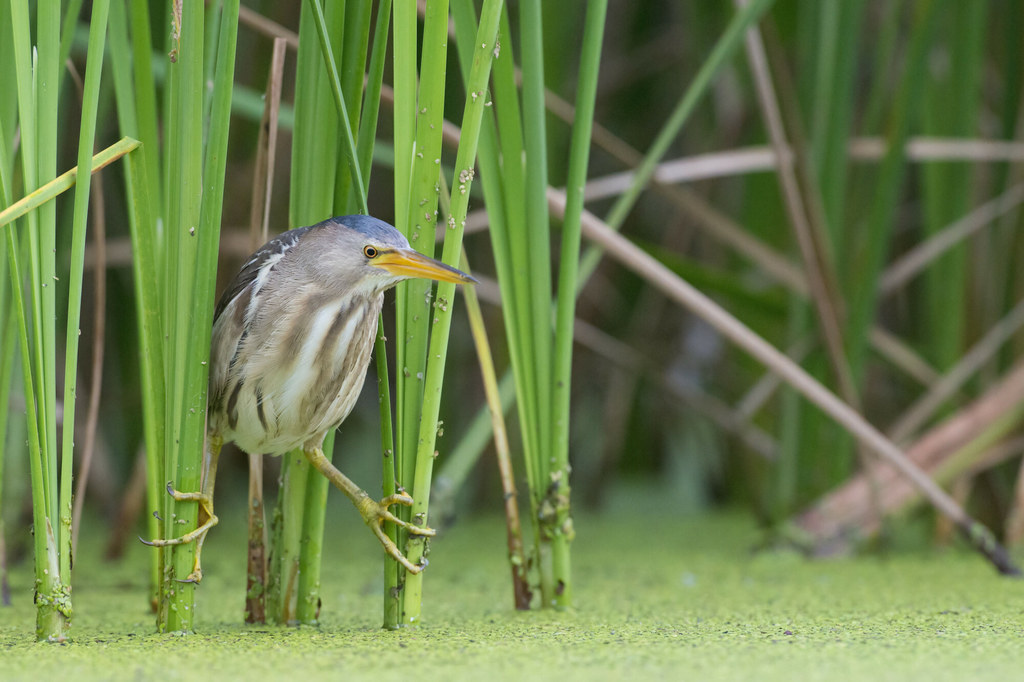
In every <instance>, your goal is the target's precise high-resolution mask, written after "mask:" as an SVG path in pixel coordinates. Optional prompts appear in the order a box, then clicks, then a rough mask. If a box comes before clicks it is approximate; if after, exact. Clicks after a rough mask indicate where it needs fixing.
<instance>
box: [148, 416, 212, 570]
mask: <svg viewBox="0 0 1024 682" xmlns="http://www.w3.org/2000/svg"><path fill="white" fill-rule="evenodd" d="M208 438H209V450H207V452H206V456H205V462H204V466H203V474H202V483H201V485H200V488H201V490H200V492H198V493H183V492H180V491H178V490H175V489H174V487H173V485H172V483H171V482H168V483H167V493H168V494H169V495H170V496H171V497H173V498H174V500H175V501H176V502H198V503H199V516H198V519H197V523H198V527H197V528H196V529H195V530H194V531H192V532H190V533H185V534H184V535H182V536H179V537H176V538H170V539H167V540H159V539H158V540H143V539H142V538H139V539H140V540H142V542H143V543H145V544H147V545H150V546H151V547H169V546H171V545H186V544H188V543H190V542H194V543H196V560H195V563H194V564H193V566H192V572H191V573H189V574H188V577H187V578H185V580H183V581H182V582H186V583H198V582H199V581H201V580H202V579H203V569H202V560H201V558H200V557H201V555H202V553H203V542H204V541H205V540H206V534H207V533H208V532H210V529H211V528H213V527H214V526H216V525H217V521H218V519H217V516H216V515H215V514H214V513H213V485H214V481H215V479H216V478H217V458H218V457H220V449H221V446H222V445H223V441H222V440H221V437H220V436H219V435H214V434H210V435H209V436H208Z"/></svg>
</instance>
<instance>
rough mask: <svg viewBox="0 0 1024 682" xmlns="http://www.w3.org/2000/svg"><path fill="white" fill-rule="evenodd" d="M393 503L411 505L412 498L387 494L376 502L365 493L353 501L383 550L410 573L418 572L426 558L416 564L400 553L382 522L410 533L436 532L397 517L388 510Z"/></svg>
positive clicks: (423, 566)
mask: <svg viewBox="0 0 1024 682" xmlns="http://www.w3.org/2000/svg"><path fill="white" fill-rule="evenodd" d="M394 504H402V505H405V506H406V507H409V506H412V498H411V497H409V496H408V495H403V494H398V495H389V496H388V497H385V498H384V499H383V500H381V501H380V502H377V501H375V500H374V499H373V498H371V497H370V496H369V495H365V496H364V497H361V498H360V499H359V500H358V501H356V502H355V505H356V509H358V510H359V513H360V515H362V517H363V520H364V521H366V525H368V526H369V527H370V530H372V531H373V534H374V535H376V536H377V539H378V540H380V543H381V544H382V545H384V551H385V552H387V553H388V555H389V556H391V558H393V559H394V560H395V561H397V562H398V563H400V564H402V566H404V567H405V570H407V571H409V572H410V573H419V572H420V571H422V570H423V569H424V568H426V567H427V560H426V559H425V558H423V559H420V562H421V563H418V564H414V563H412V562H411V561H409V560H408V559H407V558H406V557H405V555H404V554H402V551H401V550H400V549H398V547H397V546H396V545H395V543H394V542H392V540H391V538H389V537H388V536H387V533H385V532H384V522H385V521H390V522H391V523H393V524H395V525H396V526H401V527H402V528H404V529H405V530H406V531H408V532H409V533H410V534H411V535H423V536H426V537H432V536H434V535H436V534H437V531H435V530H434V529H433V528H427V527H423V526H416V525H413V524H411V523H409V522H407V521H403V520H402V519H400V518H398V517H397V516H395V515H394V514H392V513H391V512H390V511H389V510H388V507H390V506H391V505H394Z"/></svg>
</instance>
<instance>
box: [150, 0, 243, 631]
mask: <svg viewBox="0 0 1024 682" xmlns="http://www.w3.org/2000/svg"><path fill="white" fill-rule="evenodd" d="M181 26H182V32H181V43H180V50H179V55H178V64H177V65H176V66H182V67H183V68H186V69H187V70H186V71H183V72H181V73H179V74H178V76H177V78H178V81H177V83H176V84H174V83H172V95H175V91H176V90H177V92H176V96H177V101H176V102H172V112H173V114H174V115H172V122H173V121H174V120H175V118H177V119H178V122H177V125H178V126H179V129H178V130H177V131H175V130H173V129H172V130H171V135H172V137H171V139H175V138H174V137H173V136H174V134H175V132H177V133H178V134H183V133H186V131H187V134H189V135H200V136H201V134H202V129H203V125H202V123H203V121H202V97H201V93H202V88H201V87H199V86H200V84H202V83H203V82H205V81H204V80H202V72H203V52H202V36H203V17H202V8H201V7H200V6H199V4H198V3H193V4H189V3H186V4H185V5H184V11H183V14H182V19H181ZM237 29H238V0H226V2H225V3H224V6H223V17H222V19H221V21H220V23H219V35H218V38H217V50H216V71H215V76H214V87H213V101H212V103H211V107H210V122H209V136H208V139H207V143H206V147H205V158H203V156H204V155H203V152H204V150H203V148H202V145H201V144H200V145H199V146H193V145H194V142H192V143H191V144H190V146H189V147H188V148H186V149H181V150H179V152H180V154H179V156H178V158H177V161H176V163H172V165H171V169H172V173H171V175H172V177H180V176H178V175H175V174H174V173H173V171H174V169H175V168H177V169H179V170H180V171H184V172H193V173H195V174H196V175H195V177H193V178H190V179H188V180H186V178H184V177H181V180H180V188H179V184H178V182H176V183H175V184H174V185H172V187H174V189H175V196H172V197H171V200H170V201H169V202H168V208H169V212H170V215H171V216H173V217H175V218H176V219H171V220H168V229H169V230H170V232H171V239H172V240H173V241H175V242H176V243H175V244H173V245H172V248H173V249H174V252H173V253H172V257H173V258H174V260H175V261H176V268H175V269H174V270H173V273H174V275H175V277H177V279H178V281H177V283H176V285H177V286H181V291H180V292H179V294H178V298H177V299H176V300H175V308H174V313H175V314H174V317H175V319H176V321H177V322H176V326H175V327H174V329H173V336H172V338H173V339H174V343H175V344H176V345H175V347H174V348H173V349H172V350H173V352H174V355H173V358H171V361H172V365H171V367H172V368H173V369H174V372H173V374H171V375H170V378H172V380H173V381H174V385H173V393H172V400H171V402H170V404H169V408H170V410H169V412H171V421H170V431H169V435H170V437H171V440H170V441H169V442H168V448H167V451H166V452H167V454H168V455H169V456H168V457H167V459H168V460H169V462H168V463H169V464H173V470H174V473H175V474H176V475H175V476H174V477H173V478H170V479H168V480H173V481H175V483H176V486H177V488H178V490H184V491H194V490H199V489H200V484H201V479H202V476H203V475H204V471H203V470H204V469H207V468H208V465H209V460H208V459H207V458H206V456H205V453H204V440H205V435H206V434H205V427H206V419H205V416H206V414H205V413H206V392H207V379H208V366H207V362H206V359H207V358H209V354H210V335H211V332H212V330H211V325H212V322H213V294H214V287H215V286H216V271H217V252H218V248H217V247H218V242H219V238H220V222H221V210H222V200H223V196H224V174H225V168H226V155H227V141H228V129H229V116H230V111H231V94H232V80H233V75H234V67H235V46H236V41H237ZM173 71H174V69H172V72H173ZM175 86H176V87H175ZM198 142H200V143H201V142H202V139H201V137H200V139H199V140H198ZM174 147H175V145H173V144H172V145H171V149H172V151H174ZM200 171H201V172H200ZM179 189H180V193H179ZM190 198H191V200H192V201H196V202H197V203H195V204H193V205H189V204H188V201H189V199H190ZM168 272H172V270H168ZM172 284H175V283H172ZM182 294H184V296H183V295H182ZM186 302H187V303H186ZM200 461H203V464H202V466H200ZM205 475H210V474H209V472H206V474H205ZM170 506H172V509H170V510H168V514H167V516H165V517H164V521H165V524H166V527H165V532H167V533H168V534H167V535H165V537H174V536H175V535H178V534H180V532H175V533H174V534H173V535H172V534H171V532H172V530H173V531H177V530H178V528H177V526H178V525H179V524H176V523H174V521H176V520H177V519H179V518H181V519H182V520H184V521H185V524H181V526H183V527H184V528H186V529H191V528H194V527H195V525H196V520H197V512H198V510H197V506H198V505H197V504H195V503H194V502H189V503H184V504H181V503H178V504H174V505H170ZM175 515H176V516H175ZM170 550H171V551H169V552H168V551H164V553H163V555H164V557H165V564H164V567H165V570H164V572H163V574H162V577H163V584H162V590H161V600H160V606H161V610H160V612H159V614H158V627H159V628H160V629H162V630H165V631H188V630H191V628H192V618H193V614H194V609H193V604H194V586H193V585H191V584H184V583H179V582H177V581H176V580H175V579H176V578H177V577H179V576H185V575H188V574H189V573H190V572H191V571H192V568H193V565H194V562H195V545H194V543H189V544H187V545H177V546H173V547H171V548H170ZM168 555H170V556H169V557H168ZM167 559H169V560H167ZM168 568H170V569H171V570H167V569H168Z"/></svg>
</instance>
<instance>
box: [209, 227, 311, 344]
mask: <svg viewBox="0 0 1024 682" xmlns="http://www.w3.org/2000/svg"><path fill="white" fill-rule="evenodd" d="M314 227H316V225H310V226H309V227H300V228H297V229H295V230H288V231H287V232H284V233H282V234H280V235H279V236H277V237H275V238H274V239H271V240H270V241H269V242H267V243H266V244H264V245H263V246H261V247H260V248H259V250H258V251H256V253H254V254H253V255H252V257H250V258H249V260H248V261H247V262H246V264H245V265H243V266H242V269H241V270H239V272H238V274H237V275H235V278H234V279H233V280H231V284H229V285H228V288H227V289H225V290H224V293H223V294H222V295H221V297H220V300H219V301H218V302H217V308H216V309H215V310H214V313H213V321H214V324H216V322H217V320H218V319H219V318H220V316H221V313H223V312H224V309H225V308H227V307H228V304H229V303H230V302H231V301H232V300H233V299H234V298H235V297H236V296H238V295H239V294H240V293H242V292H243V291H245V289H246V287H248V286H249V285H251V284H252V283H253V282H255V281H256V277H257V276H259V274H260V270H262V269H263V267H264V266H265V265H266V264H267V262H268V261H270V260H271V259H272V258H274V257H275V256H279V255H283V254H284V253H285V252H286V251H288V249H290V248H292V247H293V246H295V244H296V242H298V241H299V239H300V238H301V237H302V235H303V234H305V233H306V232H308V231H309V230H311V229H313V228H314ZM275 260H276V259H275Z"/></svg>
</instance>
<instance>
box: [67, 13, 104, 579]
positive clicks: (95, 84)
mask: <svg viewBox="0 0 1024 682" xmlns="http://www.w3.org/2000/svg"><path fill="white" fill-rule="evenodd" d="M109 9H110V0H97V2H94V3H93V6H92V18H91V20H90V22H89V52H88V55H89V57H90V58H89V59H88V61H87V62H86V68H85V85H84V88H83V90H82V121H81V128H80V131H79V138H78V167H79V168H83V169H84V168H88V167H89V164H90V162H91V160H92V151H93V144H94V142H95V139H96V116H97V107H98V106H99V94H100V76H101V74H102V72H103V52H104V49H105V44H106V35H107V15H108V13H109ZM91 182H92V174H91V173H82V174H81V176H80V177H79V178H78V182H77V183H76V184H75V205H74V214H73V215H74V218H73V221H74V222H73V225H72V233H71V272H70V276H69V280H70V281H69V292H68V314H67V320H68V321H67V330H66V334H67V336H66V337H65V338H66V342H65V361H64V425H63V428H62V429H61V436H62V443H61V477H60V478H61V485H60V488H61V500H60V505H61V510H62V514H61V523H60V532H59V535H60V539H61V546H62V550H63V551H62V555H63V556H62V557H61V582H63V583H64V584H65V585H66V586H67V588H68V591H69V594H70V588H71V557H72V550H73V547H74V543H73V538H74V535H75V534H74V532H73V529H72V527H71V520H72V518H73V514H72V502H71V491H72V489H73V485H72V463H73V462H74V442H75V407H76V404H77V389H78V339H79V337H80V336H81V330H80V329H79V322H80V320H81V314H82V281H83V277H84V274H85V237H86V228H87V226H88V220H89V196H90V194H89V190H90V188H91V186H92V185H91ZM99 234H102V231H101V232H99ZM100 272H101V276H104V277H105V276H106V273H105V272H103V271H100ZM96 379H98V377H95V376H94V380H96ZM94 383H95V381H94ZM87 477H88V469H87V468H86V469H84V470H83V472H82V483H83V485H84V483H85V481H86V480H87ZM83 492H84V489H83ZM83 497H84V495H83ZM65 543H66V544H65Z"/></svg>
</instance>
